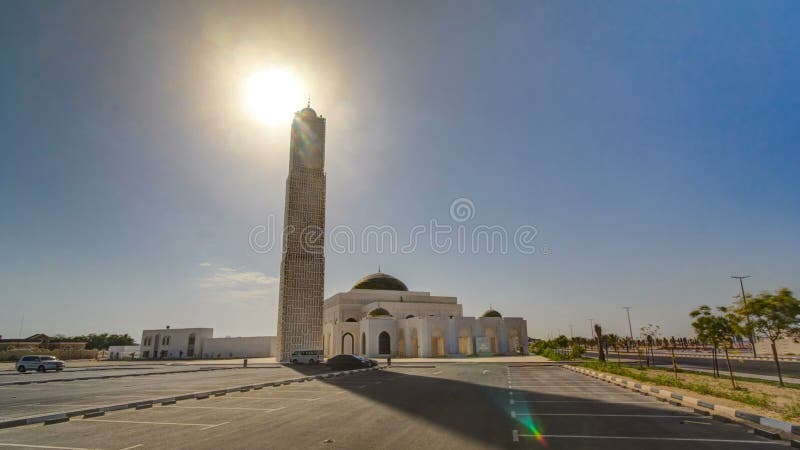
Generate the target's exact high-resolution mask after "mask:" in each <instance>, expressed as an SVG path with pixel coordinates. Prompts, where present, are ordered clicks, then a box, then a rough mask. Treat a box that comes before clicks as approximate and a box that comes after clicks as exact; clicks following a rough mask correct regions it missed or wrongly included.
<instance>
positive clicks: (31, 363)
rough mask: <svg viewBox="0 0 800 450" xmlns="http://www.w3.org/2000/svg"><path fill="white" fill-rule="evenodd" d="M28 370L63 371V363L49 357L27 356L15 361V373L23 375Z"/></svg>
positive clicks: (53, 357)
mask: <svg viewBox="0 0 800 450" xmlns="http://www.w3.org/2000/svg"><path fill="white" fill-rule="evenodd" d="M29 370H35V371H37V372H47V371H48V370H55V371H58V372H60V371H62V370H64V361H61V360H60V359H57V358H56V357H55V356H49V355H28V356H23V357H22V358H20V359H19V361H17V372H20V373H25V372H27V371H29Z"/></svg>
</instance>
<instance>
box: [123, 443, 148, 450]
mask: <svg viewBox="0 0 800 450" xmlns="http://www.w3.org/2000/svg"><path fill="white" fill-rule="evenodd" d="M143 446H144V444H136V445H131V446H130V447H125V448H123V449H121V450H133V449H135V448H139V447H143Z"/></svg>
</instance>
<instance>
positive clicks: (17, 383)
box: [0, 367, 246, 386]
mask: <svg viewBox="0 0 800 450" xmlns="http://www.w3.org/2000/svg"><path fill="white" fill-rule="evenodd" d="M233 369H246V367H207V368H203V369H193V370H174V371H171V372H152V373H129V374H124V375H97V376H93V377H75V378H54V379H50V380H25V381H6V382H0V386H22V385H26V384H43V383H66V382H68V381H84V380H104V379H108V378H126V377H147V376H152V375H171V374H175V373H194V372H211V371H215V370H233ZM15 375H17V374H15Z"/></svg>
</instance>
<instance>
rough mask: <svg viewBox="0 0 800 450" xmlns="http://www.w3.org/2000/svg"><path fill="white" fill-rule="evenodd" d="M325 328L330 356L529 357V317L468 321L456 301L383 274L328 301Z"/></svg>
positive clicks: (492, 315)
mask: <svg viewBox="0 0 800 450" xmlns="http://www.w3.org/2000/svg"><path fill="white" fill-rule="evenodd" d="M323 330H324V344H325V345H324V350H325V356H332V355H337V354H341V353H352V354H363V355H367V356H389V355H391V356H398V357H408V358H414V357H437V356H446V355H461V356H469V355H495V354H523V355H524V354H528V346H527V343H528V331H527V322H526V321H525V319H523V318H521V317H503V316H502V315H501V314H500V313H499V312H498V311H495V310H493V309H489V310H487V311H486V312H484V313H483V314H482V315H481V317H464V315H463V308H462V306H461V305H460V304H459V303H458V299H457V298H456V297H442V296H433V295H431V294H430V293H429V292H420V291H409V290H408V288H407V287H406V285H405V283H403V282H402V281H400V280H398V279H397V278H395V277H393V276H391V275H388V274H385V273H381V272H378V273H374V274H372V275H368V276H366V277H364V278H362V279H361V280H359V281H358V282H356V284H355V285H353V288H352V289H351V290H350V291H349V292H342V293H338V294H336V295H334V296H332V297H330V298H328V299H327V300H325V311H324V326H323Z"/></svg>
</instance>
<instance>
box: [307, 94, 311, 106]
mask: <svg viewBox="0 0 800 450" xmlns="http://www.w3.org/2000/svg"><path fill="white" fill-rule="evenodd" d="M306 107H307V108H311V94H309V95H308V104H307V105H306Z"/></svg>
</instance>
